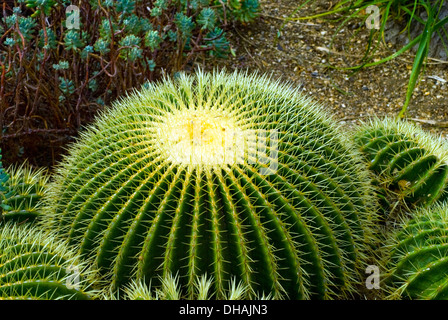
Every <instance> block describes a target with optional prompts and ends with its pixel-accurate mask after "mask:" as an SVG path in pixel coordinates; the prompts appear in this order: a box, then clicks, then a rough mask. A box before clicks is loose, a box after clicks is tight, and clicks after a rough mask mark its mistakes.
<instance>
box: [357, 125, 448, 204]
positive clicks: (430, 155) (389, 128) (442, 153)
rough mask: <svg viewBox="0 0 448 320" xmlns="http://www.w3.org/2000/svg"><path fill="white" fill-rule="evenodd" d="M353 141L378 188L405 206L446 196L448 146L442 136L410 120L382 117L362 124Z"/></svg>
mask: <svg viewBox="0 0 448 320" xmlns="http://www.w3.org/2000/svg"><path fill="white" fill-rule="evenodd" d="M354 141H355V142H356V144H357V145H358V146H359V148H360V151H361V153H362V154H363V155H364V158H365V160H366V162H367V163H368V166H369V168H370V170H372V171H373V172H375V174H376V175H377V177H378V183H379V186H380V188H383V191H385V192H386V193H389V195H391V194H393V195H394V196H393V198H395V199H398V200H397V201H398V202H401V203H402V204H403V205H404V206H405V207H408V208H409V209H412V207H415V206H428V205H430V204H432V203H434V202H435V201H444V200H445V199H446V198H447V195H448V192H447V190H446V189H447V181H448V166H447V160H448V146H447V144H446V142H444V141H443V140H442V139H441V138H439V137H436V136H435V135H433V134H431V133H429V132H426V131H424V130H423V129H421V128H420V127H418V126H417V125H415V124H413V123H410V122H407V121H403V120H397V119H391V118H385V119H383V120H380V119H373V120H371V121H370V122H367V123H364V124H363V125H361V126H360V127H359V128H357V129H356V132H355V134H354Z"/></svg>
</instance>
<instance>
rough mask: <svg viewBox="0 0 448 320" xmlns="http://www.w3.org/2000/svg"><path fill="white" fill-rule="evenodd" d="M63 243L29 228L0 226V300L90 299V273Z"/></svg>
mask: <svg viewBox="0 0 448 320" xmlns="http://www.w3.org/2000/svg"><path fill="white" fill-rule="evenodd" d="M89 268H90V267H88V266H86V264H85V263H82V262H80V261H79V259H78V257H77V256H76V254H75V253H74V252H73V251H72V250H69V249H68V248H67V245H66V243H64V242H61V241H60V240H58V239H56V238H55V237H54V236H52V235H51V234H48V233H46V232H45V233H44V232H43V231H41V230H39V229H37V228H36V227H35V226H32V225H30V224H21V225H19V224H16V223H12V222H7V223H1V224H0V300H2V299H20V300H23V299H43V300H57V299H63V300H71V299H73V300H84V299H93V298H95V297H96V296H97V295H98V291H97V290H96V289H94V288H93V285H94V283H95V282H96V281H95V280H94V279H93V278H92V277H91V275H93V273H92V272H91V270H90V269H89Z"/></svg>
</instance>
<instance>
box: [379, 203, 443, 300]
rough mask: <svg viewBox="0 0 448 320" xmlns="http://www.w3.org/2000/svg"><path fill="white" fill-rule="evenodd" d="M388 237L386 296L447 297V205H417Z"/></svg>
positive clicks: (406, 297)
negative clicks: (422, 206) (410, 217)
mask: <svg viewBox="0 0 448 320" xmlns="http://www.w3.org/2000/svg"><path fill="white" fill-rule="evenodd" d="M413 217H414V218H413V219H411V220H408V221H406V222H403V223H402V228H400V229H399V231H398V232H396V234H395V235H394V236H391V237H390V240H389V241H390V243H389V244H388V247H389V248H390V252H389V253H388V254H387V255H386V256H387V260H386V263H385V266H386V270H387V271H388V273H389V274H388V277H387V278H386V279H385V282H384V284H385V285H386V286H387V292H388V294H389V298H394V299H419V300H420V299H424V300H429V299H433V300H446V299H448V258H447V257H448V206H447V203H446V202H443V203H436V204H433V205H432V206H429V207H427V208H417V209H415V211H414V212H413Z"/></svg>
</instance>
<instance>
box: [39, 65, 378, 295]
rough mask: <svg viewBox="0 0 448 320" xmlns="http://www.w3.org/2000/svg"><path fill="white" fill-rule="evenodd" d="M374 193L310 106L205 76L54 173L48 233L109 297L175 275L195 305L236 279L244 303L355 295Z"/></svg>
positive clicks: (128, 119) (145, 101)
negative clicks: (202, 291)
mask: <svg viewBox="0 0 448 320" xmlns="http://www.w3.org/2000/svg"><path fill="white" fill-rule="evenodd" d="M272 132H274V133H275V134H273V133H272ZM369 182H370V179H369V177H368V173H367V172H366V171H365V170H364V165H363V164H362V162H361V159H360V157H359V156H358V154H357V153H356V151H354V150H353V149H352V148H351V147H350V146H349V142H348V141H347V140H346V138H344V136H343V135H341V131H340V130H339V128H338V127H337V126H336V125H334V123H333V121H332V119H331V118H330V117H329V116H328V114H326V113H325V112H324V111H323V110H322V108H321V107H320V106H319V105H317V104H316V103H314V102H313V101H312V100H310V99H308V98H305V97H303V96H302V95H300V94H299V93H298V92H297V91H296V90H294V89H291V88H289V87H288V86H287V85H281V84H279V83H278V82H274V81H271V80H270V79H269V78H267V77H263V76H258V75H247V74H241V73H237V72H235V73H233V74H226V73H224V72H215V73H212V74H207V73H204V72H201V71H198V72H197V73H196V74H194V75H191V76H188V75H185V74H182V75H181V76H180V77H179V78H178V79H176V80H170V79H164V80H163V81H162V82H160V83H155V84H148V85H147V86H146V87H145V88H143V89H142V90H140V91H136V92H134V93H133V94H131V95H130V96H128V97H125V98H122V99H121V100H120V101H117V102H116V103H115V104H114V105H113V107H112V109H111V110H109V111H107V112H104V114H102V115H100V116H99V117H98V118H97V120H96V122H95V124H94V125H92V126H91V127H90V128H88V129H87V130H86V131H85V132H83V133H82V134H81V138H80V139H79V141H78V142H77V143H76V144H74V145H73V146H72V147H71V149H70V152H69V154H68V156H67V157H66V158H65V159H64V161H63V162H62V163H61V164H60V166H59V168H58V169H57V174H56V177H55V181H54V183H53V184H52V186H51V188H50V196H49V197H48V199H47V207H48V210H50V212H51V213H50V214H48V215H45V216H44V217H43V220H42V224H43V225H44V226H46V227H49V228H51V229H54V230H56V231H57V232H58V234H59V235H60V236H61V237H64V238H66V239H67V240H68V241H69V243H70V244H71V245H73V246H75V248H77V250H78V252H79V253H80V254H83V255H85V256H86V257H89V258H90V259H91V260H92V261H93V262H94V263H95V264H96V266H97V267H98V268H99V269H100V270H101V273H102V274H105V275H106V276H107V277H109V279H110V280H111V283H112V288H113V290H116V289H119V288H122V287H123V286H125V285H126V284H128V283H129V282H130V281H134V280H136V281H140V280H144V281H146V282H147V283H149V282H151V281H152V282H151V283H152V285H153V286H156V285H157V284H158V279H161V278H162V279H163V278H164V277H166V276H168V275H170V274H176V275H178V277H179V283H180V286H181V289H182V291H183V294H186V295H187V296H192V295H193V293H194V290H195V289H194V288H195V283H196V279H197V278H198V277H201V276H203V275H205V274H207V275H209V276H210V277H211V279H213V286H212V287H213V292H214V297H216V298H223V297H225V289H226V288H228V287H229V283H230V281H231V280H232V279H235V281H237V282H238V283H241V284H242V285H244V286H245V287H248V288H249V289H248V291H247V292H248V297H253V296H255V295H256V294H263V293H264V294H266V295H271V296H272V297H273V298H280V297H289V298H291V299H305V298H321V299H323V298H336V297H347V296H349V295H352V294H353V292H354V290H355V289H354V288H355V286H356V285H357V281H359V279H358V276H359V275H358V267H359V266H360V264H361V263H362V261H363V259H364V256H363V252H362V250H363V247H364V241H365V240H366V234H367V233H368V231H369V230H368V228H367V229H365V226H366V225H368V222H369V221H370V220H371V219H374V216H375V214H374V210H373V204H372V199H371V197H370V195H369V192H370V184H369ZM159 285H160V283H159Z"/></svg>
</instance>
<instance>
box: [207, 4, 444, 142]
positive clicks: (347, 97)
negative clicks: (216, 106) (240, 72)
mask: <svg viewBox="0 0 448 320" xmlns="http://www.w3.org/2000/svg"><path fill="white" fill-rule="evenodd" d="M260 3H261V6H262V12H261V16H260V18H259V19H258V20H257V21H255V22H253V23H251V24H248V25H238V26H236V28H235V31H234V32H232V34H231V36H230V39H231V43H232V47H233V49H234V50H235V52H236V56H235V57H231V58H230V59H227V60H223V61H219V62H218V63H215V64H209V63H208V62H205V64H204V62H202V63H201V64H202V65H204V66H205V68H207V69H211V68H213V67H215V66H218V67H226V68H227V69H228V70H235V69H244V70H245V69H248V70H250V71H257V72H260V73H268V74H272V76H273V77H274V78H280V79H282V80H285V81H290V82H291V83H292V84H293V85H295V86H298V87H300V88H301V90H302V91H303V92H304V93H306V94H309V95H311V96H313V97H314V98H315V99H316V100H319V101H320V102H321V103H323V104H324V105H325V106H328V108H329V110H330V111H331V112H332V113H334V114H335V116H336V119H337V120H338V121H343V123H347V124H348V125H350V124H352V123H355V122H357V121H360V120H365V119H366V118H367V117H370V116H373V115H377V116H380V117H381V116H385V115H390V116H395V115H397V114H398V112H399V111H400V110H401V106H402V104H403V103H404V101H405V96H406V89H407V83H408V79H409V75H410V72H411V69H412V64H413V55H412V54H411V53H405V54H404V55H401V56H399V57H398V58H396V59H394V60H392V61H389V62H387V63H384V64H380V65H378V66H376V67H370V68H365V69H361V70H360V71H359V72H357V73H355V74H351V71H350V70H343V69H341V68H344V67H352V66H356V65H358V64H359V62H360V61H361V58H362V57H363V56H364V54H365V50H366V48H367V44H368V37H369V30H368V29H367V28H366V27H365V25H364V24H363V23H362V21H352V22H350V23H349V24H348V25H346V26H345V27H343V28H342V29H341V30H340V31H339V32H337V33H336V29H337V28H338V26H339V23H338V22H331V21H328V20H324V19H315V20H299V21H289V22H288V23H286V24H285V26H284V28H283V30H282V32H281V37H280V38H279V39H278V41H277V34H278V31H279V29H281V26H282V24H284V22H285V18H287V17H288V16H289V15H291V13H292V12H294V10H295V9H296V8H297V6H298V4H297V1H295V0H293V1H291V0H278V1H273V0H260ZM330 4H331V3H330V2H328V1H314V2H313V4H312V5H310V6H308V7H306V8H304V9H302V10H300V12H299V13H298V14H296V15H295V17H298V16H307V15H311V14H314V13H317V12H324V11H326V10H328V9H329V8H328V6H329V5H330ZM399 48H400V47H399V46H396V44H393V43H390V42H389V43H388V44H387V45H385V44H381V45H380V46H379V49H378V50H377V51H376V53H375V55H374V59H375V61H378V60H379V59H381V58H384V57H386V56H388V55H390V54H391V53H393V52H396V51H397V50H398V49H399ZM428 62H429V63H428V65H427V67H426V69H425V72H424V74H423V75H422V76H420V82H419V84H418V86H417V87H416V89H415V90H414V96H413V99H412V101H411V104H410V105H409V107H408V115H407V118H408V119H414V121H416V122H417V123H419V124H421V125H422V126H424V127H425V128H427V129H428V130H429V131H432V132H437V133H440V134H442V135H443V136H444V137H445V138H446V137H448V128H447V127H448V82H447V81H448V62H446V61H442V60H429V61H428Z"/></svg>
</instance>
